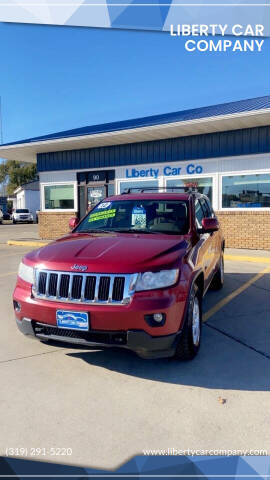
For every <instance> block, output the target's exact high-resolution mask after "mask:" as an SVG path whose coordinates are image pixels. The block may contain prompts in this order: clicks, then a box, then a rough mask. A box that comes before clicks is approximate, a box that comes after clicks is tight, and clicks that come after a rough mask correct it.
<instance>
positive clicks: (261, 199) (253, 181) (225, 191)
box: [222, 173, 270, 208]
mask: <svg viewBox="0 0 270 480" xmlns="http://www.w3.org/2000/svg"><path fill="white" fill-rule="evenodd" d="M222 207H223V208H261V207H270V174H269V173H268V174H257V175H235V176H226V177H222Z"/></svg>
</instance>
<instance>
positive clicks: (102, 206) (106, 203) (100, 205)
mask: <svg viewBox="0 0 270 480" xmlns="http://www.w3.org/2000/svg"><path fill="white" fill-rule="evenodd" d="M111 204H112V202H102V203H100V204H99V205H98V207H97V208H98V209H102V210H103V209H105V208H108V207H110V206H111Z"/></svg>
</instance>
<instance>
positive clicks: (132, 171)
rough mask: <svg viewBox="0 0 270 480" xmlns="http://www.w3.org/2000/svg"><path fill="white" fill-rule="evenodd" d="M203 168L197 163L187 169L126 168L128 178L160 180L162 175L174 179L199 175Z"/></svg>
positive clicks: (190, 164)
mask: <svg viewBox="0 0 270 480" xmlns="http://www.w3.org/2000/svg"><path fill="white" fill-rule="evenodd" d="M200 173H203V167H202V166H201V165H198V164H196V163H189V164H188V165H186V166H185V167H178V166H171V165H166V166H164V167H162V168H159V167H156V168H153V167H150V168H134V167H133V168H126V178H158V177H160V176H161V175H164V176H165V177H173V176H178V175H199V174H200Z"/></svg>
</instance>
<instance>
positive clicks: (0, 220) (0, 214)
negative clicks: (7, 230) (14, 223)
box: [0, 210, 3, 225]
mask: <svg viewBox="0 0 270 480" xmlns="http://www.w3.org/2000/svg"><path fill="white" fill-rule="evenodd" d="M2 223H3V212H2V210H0V225H2Z"/></svg>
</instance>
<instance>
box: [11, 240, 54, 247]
mask: <svg viewBox="0 0 270 480" xmlns="http://www.w3.org/2000/svg"><path fill="white" fill-rule="evenodd" d="M48 243H50V242H49V241H48V242H39V241H38V240H37V241H34V240H33V241H27V240H8V241H7V244H8V245H16V246H17V247H44V246H45V245H48Z"/></svg>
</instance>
